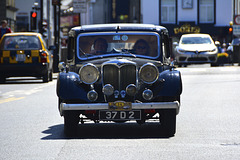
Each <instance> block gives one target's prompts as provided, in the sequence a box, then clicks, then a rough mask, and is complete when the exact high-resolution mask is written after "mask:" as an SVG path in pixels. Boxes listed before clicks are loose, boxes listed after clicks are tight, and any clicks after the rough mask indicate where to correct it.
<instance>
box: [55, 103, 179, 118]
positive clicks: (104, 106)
mask: <svg viewBox="0 0 240 160" xmlns="http://www.w3.org/2000/svg"><path fill="white" fill-rule="evenodd" d="M179 107H180V104H179V102H178V101H174V102H152V103H132V109H176V110H177V113H178V112H179ZM108 109H109V106H108V103H84V104H66V103H61V104H60V114H61V115H62V112H63V111H66V110H108Z"/></svg>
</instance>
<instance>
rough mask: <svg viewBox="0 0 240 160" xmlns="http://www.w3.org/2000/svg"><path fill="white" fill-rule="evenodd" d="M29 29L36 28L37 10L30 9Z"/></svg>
mask: <svg viewBox="0 0 240 160" xmlns="http://www.w3.org/2000/svg"><path fill="white" fill-rule="evenodd" d="M31 30H37V12H35V11H31Z"/></svg>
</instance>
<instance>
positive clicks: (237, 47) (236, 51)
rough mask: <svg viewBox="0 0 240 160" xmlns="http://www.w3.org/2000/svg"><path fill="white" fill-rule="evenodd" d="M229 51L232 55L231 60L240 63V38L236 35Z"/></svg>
mask: <svg viewBox="0 0 240 160" xmlns="http://www.w3.org/2000/svg"><path fill="white" fill-rule="evenodd" d="M227 52H228V54H229V55H230V62H231V63H232V64H233V63H238V65H240V38H239V37H236V38H234V39H233V40H232V42H231V43H230V44H229V46H228V48H227Z"/></svg>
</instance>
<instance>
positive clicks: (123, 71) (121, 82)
mask: <svg viewBox="0 0 240 160" xmlns="http://www.w3.org/2000/svg"><path fill="white" fill-rule="evenodd" d="M103 83H104V85H105V84H111V85H112V86H113V87H114V90H119V91H121V90H125V89H126V87H127V86H128V85H129V84H136V66H135V65H133V64H125V65H123V66H120V67H119V66H117V65H115V64H107V65H105V66H103Z"/></svg>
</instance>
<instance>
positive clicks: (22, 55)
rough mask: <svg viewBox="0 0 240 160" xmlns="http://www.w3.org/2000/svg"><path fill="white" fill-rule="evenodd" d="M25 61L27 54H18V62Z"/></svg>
mask: <svg viewBox="0 0 240 160" xmlns="http://www.w3.org/2000/svg"><path fill="white" fill-rule="evenodd" d="M25 60H26V55H25V54H17V56H16V61H19V62H24V61H25Z"/></svg>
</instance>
